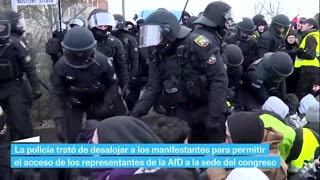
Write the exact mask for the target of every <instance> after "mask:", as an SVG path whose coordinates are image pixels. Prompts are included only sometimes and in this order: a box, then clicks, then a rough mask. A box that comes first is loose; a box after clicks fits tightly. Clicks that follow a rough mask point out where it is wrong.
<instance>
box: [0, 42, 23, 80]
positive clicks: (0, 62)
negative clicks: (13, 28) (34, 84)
mask: <svg viewBox="0 0 320 180" xmlns="http://www.w3.org/2000/svg"><path fill="white" fill-rule="evenodd" d="M13 43H14V42H13V41H12V40H10V41H9V42H8V43H6V44H5V45H3V46H0V83H1V82H7V81H11V80H13V79H16V78H21V77H22V71H21V68H20V65H19V63H18V62H17V61H15V60H14V55H13V52H12V50H11V47H12V46H13Z"/></svg>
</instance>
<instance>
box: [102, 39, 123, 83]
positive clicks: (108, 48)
mask: <svg viewBox="0 0 320 180" xmlns="http://www.w3.org/2000/svg"><path fill="white" fill-rule="evenodd" d="M97 50H98V51H100V52H102V53H103V54H104V55H105V56H107V57H108V58H109V60H110V61H111V62H112V63H113V67H114V69H115V71H116V74H117V77H118V78H119V85H120V87H121V88H123V87H128V84H129V73H128V66H127V60H126V52H125V49H124V47H123V45H122V44H121V41H120V40H119V39H118V38H116V37H114V36H112V35H110V34H109V35H107V36H106V37H105V38H104V39H103V40H102V41H98V43H97Z"/></svg>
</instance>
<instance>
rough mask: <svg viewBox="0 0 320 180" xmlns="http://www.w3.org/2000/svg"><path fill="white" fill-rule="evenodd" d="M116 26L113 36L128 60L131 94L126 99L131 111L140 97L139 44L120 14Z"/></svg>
mask: <svg viewBox="0 0 320 180" xmlns="http://www.w3.org/2000/svg"><path fill="white" fill-rule="evenodd" d="M113 16H114V19H115V21H116V25H115V28H114V30H113V31H112V35H114V36H115V37H116V38H118V39H119V40H120V41H121V43H122V45H123V46H124V49H125V51H126V59H127V62H128V71H129V77H130V85H129V89H130V93H129V95H128V97H127V98H126V102H127V106H128V109H129V110H132V109H133V106H134V104H135V102H136V101H137V100H138V99H139V96H140V90H141V87H140V86H136V85H137V78H138V72H139V51H138V43H137V41H136V39H135V37H133V36H132V35H130V34H129V32H128V31H127V27H126V20H125V18H124V17H123V16H122V15H120V14H114V15H113Z"/></svg>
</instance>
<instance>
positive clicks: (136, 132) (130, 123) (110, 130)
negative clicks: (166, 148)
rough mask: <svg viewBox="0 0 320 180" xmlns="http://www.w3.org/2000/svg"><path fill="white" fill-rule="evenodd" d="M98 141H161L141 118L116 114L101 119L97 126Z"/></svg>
mask: <svg viewBox="0 0 320 180" xmlns="http://www.w3.org/2000/svg"><path fill="white" fill-rule="evenodd" d="M97 135H98V142H99V143H162V141H161V140H160V138H159V137H158V136H157V135H156V134H155V133H153V131H152V130H151V129H150V128H149V127H148V126H147V125H146V124H144V123H143V122H142V121H141V120H139V119H136V118H134V117H130V116H117V117H112V118H108V119H105V120H103V121H101V122H100V123H99V125H98V128H97Z"/></svg>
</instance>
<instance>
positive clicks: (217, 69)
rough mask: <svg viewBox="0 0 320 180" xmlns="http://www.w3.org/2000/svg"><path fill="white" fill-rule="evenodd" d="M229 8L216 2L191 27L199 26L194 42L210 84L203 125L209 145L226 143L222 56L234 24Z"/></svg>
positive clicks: (225, 81)
mask: <svg viewBox="0 0 320 180" xmlns="http://www.w3.org/2000/svg"><path fill="white" fill-rule="evenodd" d="M231 14H232V13H231V7H230V6H229V5H228V4H227V3H224V2H220V1H215V2H212V3H210V4H208V6H207V7H206V8H205V10H204V12H203V15H202V16H201V17H199V19H198V20H196V21H195V22H194V23H195V24H198V25H200V27H197V28H195V29H194V33H195V34H198V36H197V37H195V38H194V39H193V42H195V43H196V45H197V46H196V47H198V48H200V49H199V53H201V54H202V55H201V56H200V58H199V59H201V60H203V61H206V68H207V71H208V74H207V75H206V76H207V80H208V81H209V82H210V83H209V86H208V87H209V89H210V91H209V92H210V93H209V109H210V113H209V120H208V123H207V125H206V128H207V132H208V136H209V141H210V142H216V143H217V142H224V141H225V120H226V117H225V112H226V109H227V108H226V106H224V104H225V103H226V97H227V88H228V77H227V73H226V69H225V67H224V62H223V58H222V56H221V46H222V39H223V38H224V36H225V35H226V33H227V32H228V27H230V26H232V24H233V17H232V16H231Z"/></svg>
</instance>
